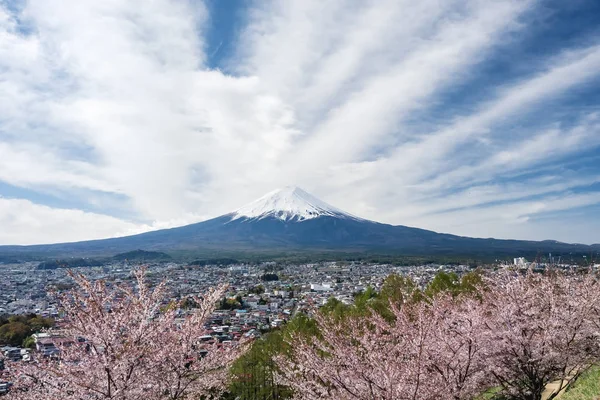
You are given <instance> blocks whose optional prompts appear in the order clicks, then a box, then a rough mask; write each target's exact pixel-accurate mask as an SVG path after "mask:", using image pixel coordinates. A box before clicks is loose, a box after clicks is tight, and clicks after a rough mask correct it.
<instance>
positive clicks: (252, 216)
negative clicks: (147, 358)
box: [0, 187, 600, 257]
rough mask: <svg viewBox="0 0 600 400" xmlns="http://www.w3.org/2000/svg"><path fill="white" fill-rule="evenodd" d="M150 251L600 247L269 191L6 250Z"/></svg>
mask: <svg viewBox="0 0 600 400" xmlns="http://www.w3.org/2000/svg"><path fill="white" fill-rule="evenodd" d="M137 249H144V250H151V251H179V250H186V251H194V250H201V249H211V250H215V251H240V250H241V251H248V252H253V251H254V252H257V251H268V250H278V251H281V250H283V251H287V250H290V251H291V250H294V251H316V250H327V251H339V252H357V251H360V252H377V253H386V254H391V253H394V254H405V255H477V256H496V257H501V256H531V255H535V254H537V253H542V254H545V253H549V252H552V253H553V254H556V255H559V254H568V253H578V254H589V253H590V252H597V251H600V246H595V247H592V246H586V245H577V244H566V243H560V242H555V241H544V242H533V241H518V240H498V239H475V238H467V237H461V236H455V235H449V234H440V233H436V232H433V231H428V230H423V229H418V228H411V227H406V226H393V225H388V224H381V223H377V222H373V221H369V220H364V219H360V218H358V217H355V216H353V215H351V214H349V213H346V212H344V211H342V210H339V209H337V208H335V207H333V206H331V205H329V204H327V203H325V202H323V201H321V200H319V199H317V198H316V197H314V196H312V195H310V194H308V193H307V192H305V191H303V190H302V189H299V188H294V187H288V188H284V189H280V190H277V191H274V192H271V193H269V194H268V195H266V196H263V197H261V198H260V199H258V200H256V201H255V202H252V203H250V204H248V205H246V206H244V207H241V208H239V209H238V210H236V211H234V212H232V213H230V214H226V215H223V216H220V217H217V218H214V219H211V220H208V221H204V222H200V223H196V224H191V225H187V226H182V227H179V228H172V229H164V230H159V231H154V232H147V233H143V234H139V235H134V236H128V237H122V238H113V239H104V240H93V241H85V242H78V243H63V244H52V245H36V246H0V254H10V255H15V254H29V253H34V254H40V255H42V254H48V255H50V254H52V255H54V254H60V255H64V254H77V255H99V254H102V255H107V254H111V255H112V254H116V253H122V252H127V251H133V250H137Z"/></svg>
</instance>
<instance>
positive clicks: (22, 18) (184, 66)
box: [0, 0, 600, 244]
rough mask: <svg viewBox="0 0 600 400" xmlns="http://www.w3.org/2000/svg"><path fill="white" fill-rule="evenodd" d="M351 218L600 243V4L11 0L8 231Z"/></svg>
mask: <svg viewBox="0 0 600 400" xmlns="http://www.w3.org/2000/svg"><path fill="white" fill-rule="evenodd" d="M286 185H298V186H301V187H302V188H304V189H305V190H307V191H309V192H311V193H312V194H314V195H316V196H317V197H319V198H321V199H323V200H325V201H327V202H328V203H330V204H333V205H335V206H337V207H339V208H341V209H343V210H346V211H348V212H351V213H352V214H355V215H359V216H362V217H364V218H370V219H373V220H377V221H381V222H387V223H392V224H402V225H409V226H417V227H421V228H426V229H432V230H436V231H440V232H450V233H455V234H460V235H468V236H475V237H499V238H516V239H535V240H544V239H555V240H561V241H567V242H580V243H600V229H599V227H600V3H599V2H597V1H595V0H570V1H560V0H552V1H533V0H498V1H489V0H444V1H442V0H423V1H420V2H415V1H409V0H377V1H351V0H331V1H327V2H323V1H321V0H289V1H285V2H282V1H275V0H273V1H267V0H265V1H241V0H239V1H238V0H205V1H204V2H202V1H199V0H195V1H187V2H186V1H167V0H152V1H148V2H144V4H143V7H140V3H138V2H131V1H126V0H106V1H102V2H99V1H95V0H78V1H77V2H73V3H71V4H70V5H69V7H65V6H64V2H62V1H60V0H28V1H27V0H0V244H29V243H51V242H61V241H71V240H84V239H93V238H102V237H113V236H121V235H126V234H131V233H138V232H143V231H148V230H152V229H160V228H165V227H173V226H178V225H183V224H187V223H192V222H197V221H202V220H205V219H208V218H212V217H215V216H218V215H220V214H223V213H226V212H229V211H231V210H233V209H236V208H238V207H240V206H242V205H243V204H245V203H248V202H250V201H252V200H254V199H255V198H257V197H259V196H261V195H263V194H264V193H266V192H269V191H271V190H273V189H275V188H277V187H281V186H286Z"/></svg>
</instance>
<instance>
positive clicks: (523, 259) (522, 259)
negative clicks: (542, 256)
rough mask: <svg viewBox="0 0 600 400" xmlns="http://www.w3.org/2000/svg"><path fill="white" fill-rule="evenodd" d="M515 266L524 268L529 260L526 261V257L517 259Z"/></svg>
mask: <svg viewBox="0 0 600 400" xmlns="http://www.w3.org/2000/svg"><path fill="white" fill-rule="evenodd" d="M514 264H515V265H518V266H520V267H522V266H524V265H525V264H527V260H526V259H525V257H517V258H515V259H514Z"/></svg>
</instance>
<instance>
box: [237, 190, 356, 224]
mask: <svg viewBox="0 0 600 400" xmlns="http://www.w3.org/2000/svg"><path fill="white" fill-rule="evenodd" d="M321 216H332V217H339V218H352V219H358V218H356V217H354V216H353V215H350V214H348V213H346V212H344V211H341V210H339V209H337V208H335V207H333V206H331V205H329V204H327V203H325V202H324V201H321V200H319V199H317V198H316V197H315V196H313V195H311V194H310V193H307V192H305V191H304V190H302V189H300V188H299V187H295V186H286V187H284V188H282V189H277V190H274V191H272V192H270V193H267V194H266V195H264V196H263V197H261V198H260V199H258V200H255V201H253V202H252V203H250V204H247V205H245V206H243V207H241V208H239V209H237V210H235V211H234V212H233V213H232V218H231V220H232V221H233V220H236V219H239V218H249V219H263V218H266V217H274V218H278V219H280V220H282V221H290V220H295V221H306V220H308V219H313V218H318V217H321Z"/></svg>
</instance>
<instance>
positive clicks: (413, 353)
mask: <svg viewBox="0 0 600 400" xmlns="http://www.w3.org/2000/svg"><path fill="white" fill-rule="evenodd" d="M476 302H477V301H476V300H471V299H453V298H452V297H451V296H449V295H441V296H439V297H437V298H434V299H432V300H431V302H420V303H417V304H404V305H402V306H397V305H395V304H391V305H390V309H391V311H392V313H393V321H390V319H389V318H383V317H382V316H381V315H379V314H377V313H372V314H371V315H370V317H369V318H368V319H364V318H361V317H351V318H348V319H345V320H343V319H342V320H340V319H339V318H337V319H336V318H332V317H331V316H326V315H318V316H317V317H316V319H317V321H318V324H319V328H320V332H321V333H320V335H318V336H317V337H306V336H302V335H299V336H295V337H293V338H292V340H291V346H292V354H291V355H290V357H284V356H282V357H279V359H278V360H279V362H280V367H281V371H282V380H283V381H284V382H285V383H286V384H288V385H290V386H291V387H292V388H293V389H294V390H295V393H296V397H298V398H301V399H321V398H329V399H365V400H366V399H382V400H383V399H386V400H387V399H390V400H391V399H401V400H402V399H411V400H429V399H431V400H433V399H442V400H444V399H466V398H471V397H472V396H474V395H475V394H477V393H480V392H481V391H482V390H483V388H484V387H485V385H486V383H487V381H488V379H487V375H486V374H485V372H484V371H485V365H486V364H485V361H484V360H483V358H482V354H483V353H482V344H481V338H482V335H481V329H482V328H483V318H482V314H481V307H477V303H476Z"/></svg>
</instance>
